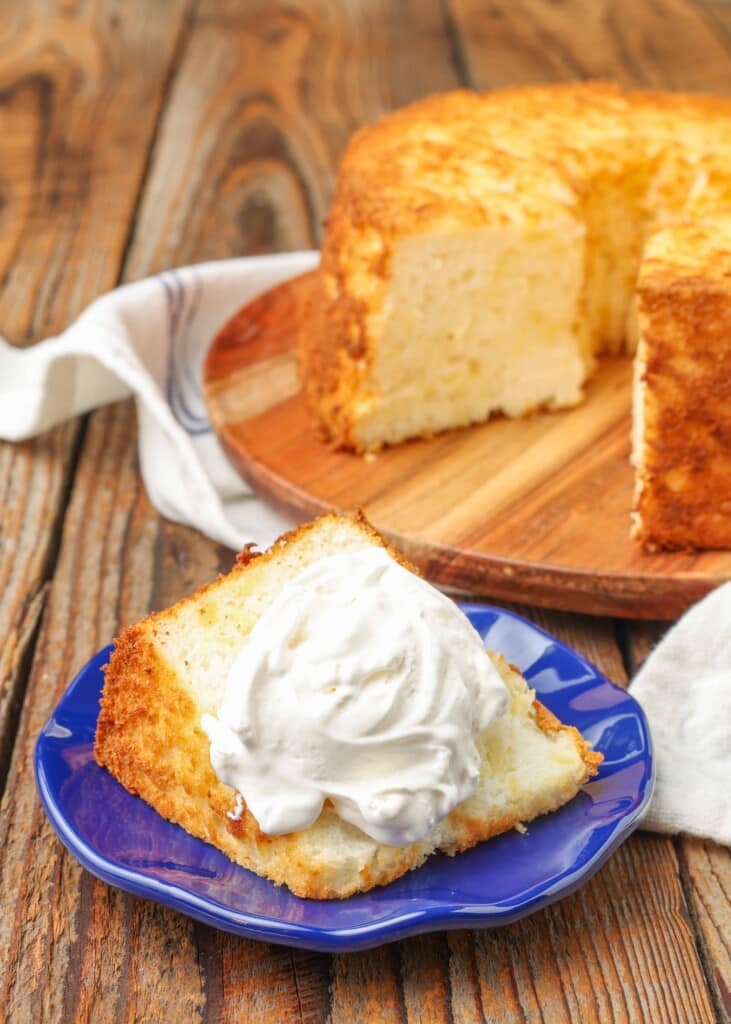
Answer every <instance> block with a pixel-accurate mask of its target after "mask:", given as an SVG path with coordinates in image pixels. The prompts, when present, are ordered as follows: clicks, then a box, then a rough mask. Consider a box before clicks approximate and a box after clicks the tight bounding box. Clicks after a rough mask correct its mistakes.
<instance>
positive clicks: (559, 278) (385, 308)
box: [299, 83, 731, 548]
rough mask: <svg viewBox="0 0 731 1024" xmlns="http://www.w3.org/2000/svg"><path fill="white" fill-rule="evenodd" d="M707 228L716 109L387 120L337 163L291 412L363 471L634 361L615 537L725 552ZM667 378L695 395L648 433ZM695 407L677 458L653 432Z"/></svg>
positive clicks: (719, 366) (720, 152)
mask: <svg viewBox="0 0 731 1024" xmlns="http://www.w3.org/2000/svg"><path fill="white" fill-rule="evenodd" d="M728 214H731V100H724V99H717V98H712V97H707V96H689V95H680V94H663V93H641V92H638V93H623V92H622V91H620V90H619V89H618V88H616V87H614V86H611V85H605V84H597V83H590V84H573V85H557V86H544V87H528V88H520V89H510V90H504V91H499V92H493V93H486V94H476V93H472V92H456V93H447V94H443V95H438V96H433V97H431V98H429V99H426V100H423V101H421V102H419V103H416V104H413V105H412V106H410V107H407V108H404V109H403V110H399V111H396V112H395V113H393V114H390V115H389V116H387V117H385V118H384V119H383V120H381V121H380V122H378V123H376V124H374V125H371V126H368V127H366V128H363V129H361V130H360V131H359V132H357V133H356V134H355V136H354V137H353V139H352V140H351V142H350V144H349V146H348V148H347V150H346V152H345V155H344V157H343V160H342V163H341V167H340V173H339V177H338V184H337V189H336V194H335V198H334V201H333V206H332V211H331V214H330V217H329V220H328V225H327V232H326V236H325V240H324V244H323V249H322V261H321V271H320V274H319V283H318V294H317V300H316V302H315V304H314V307H315V308H313V311H312V317H311V322H310V324H309V325H308V330H307V331H303V332H302V337H301V341H300V352H299V356H300V372H301V378H302V383H303V389H304V393H305V397H306V400H307V403H308V405H309V408H310V409H311V411H312V413H313V415H314V416H315V418H316V420H317V422H318V424H319V427H320V429H321V431H322V433H323V434H324V436H325V438H326V439H327V440H328V441H329V442H330V443H332V444H333V445H335V446H337V447H342V448H349V449H352V450H354V451H369V450H376V449H378V448H380V447H381V446H382V445H384V444H393V443H395V442H399V441H401V440H404V439H406V438H409V437H415V436H423V435H428V434H431V433H434V432H437V431H441V430H444V429H446V428H450V427H458V426H465V425H467V424H470V423H475V422H479V421H481V420H484V419H486V418H487V417H489V416H490V415H491V414H493V413H503V414H505V415H508V416H513V417H518V416H523V415H526V414H528V413H530V412H531V411H533V410H536V409H539V408H547V409H560V408H565V407H568V406H572V405H574V404H576V403H578V402H580V401H581V399H582V392H583V387H584V384H585V382H586V381H587V380H588V379H589V377H590V376H591V374H592V372H593V370H594V368H595V366H596V364H597V359H598V358H599V357H600V356H601V355H602V353H605V352H613V353H617V352H627V353H628V354H632V353H634V351H635V349H636V347H637V344H638V340H639V343H640V349H641V353H642V356H641V359H640V360H639V361H638V364H637V366H638V373H637V375H636V377H637V384H636V394H635V416H634V424H635V428H634V455H633V458H634V462H635V464H636V465H637V467H638V473H637V481H638V487H637V499H636V502H635V508H634V514H633V527H632V529H633V533H634V535H635V536H636V537H637V538H639V539H641V540H642V541H643V542H644V543H645V544H646V545H647V546H648V547H653V546H655V547H667V548H677V547H704V546H720V547H727V546H731V515H729V514H728V510H729V503H731V442H730V441H729V438H730V437H731V404H730V403H729V402H728V400H727V399H728V389H729V375H728V373H727V372H725V371H727V368H728V360H729V351H730V350H731V338H730V337H729V334H728V331H725V330H723V329H721V326H720V322H719V321H714V322H711V320H710V319H709V318H713V317H718V316H721V315H723V316H725V315H726V314H725V313H724V314H722V313H721V309H722V307H723V304H724V297H725V296H728V295H729V294H731V281H730V280H729V277H728V275H727V274H726V273H725V272H724V273H718V272H717V271H716V270H714V269H713V266H712V264H713V263H714V262H715V261H717V260H718V261H720V262H721V263H723V265H724V266H727V265H728V261H729V258H730V257H731V250H730V249H729V236H728V231H727V228H726V227H722V228H721V227H719V222H720V221H723V224H724V225H727V224H728V217H727V215H728ZM657 236H659V237H657ZM659 259H661V260H662V261H663V266H662V273H661V274H658V273H657V272H656V271H657V261H658V260H659ZM689 275H692V277H693V282H692V284H690V285H689V284H688V281H689ZM638 279H639V282H638ZM711 296H712V297H711ZM691 307H692V310H691ZM699 332H700V333H699ZM701 336H702V338H703V340H702V341H701V340H700V337H701ZM661 364H662V365H661ZM681 364H682V365H683V374H684V377H685V379H690V378H691V377H692V378H693V380H694V381H695V382H696V384H699V383H700V382H701V381H702V382H703V384H704V387H710V388H711V390H710V391H704V392H703V393H700V392H699V390H698V387H694V388H693V389H691V390H690V391H687V390H685V389H684V388H682V387H676V388H675V389H674V395H673V415H672V416H658V415H656V414H655V412H653V408H652V405H653V402H654V400H655V397H656V395H657V391H656V388H655V382H656V381H657V380H658V379H659V377H663V378H664V379H665V380H666V381H667V380H668V379H669V378H670V377H672V376H673V374H674V373H675V372H676V371H677V370H678V368H679V367H680V365H681ZM691 364H692V365H691ZM724 373H725V376H724ZM658 375H659V377H658ZM650 378H652V380H651V379H650ZM724 398H725V400H724ZM699 400H700V403H701V406H702V407H703V408H705V409H706V410H707V415H706V425H707V427H706V430H705V431H704V430H701V429H696V430H695V431H694V439H693V445H692V452H691V451H690V446H689V445H684V444H682V443H680V440H681V436H680V432H679V431H678V430H677V429H673V423H674V422H677V417H678V416H679V417H680V419H681V421H683V420H685V418H686V417H687V416H689V417H691V418H695V421H696V423H698V403H699ZM646 406H647V408H646ZM711 407H712V408H713V414H712V416H711V413H710V408H711ZM689 460H690V461H689ZM711 461H713V462H714V463H715V464H716V466H717V468H716V469H715V470H714V472H713V473H712V474H709V473H707V472H703V471H701V472H699V471H698V466H699V465H701V464H702V465H705V466H707V465H708V464H710V462H711ZM719 462H720V463H721V465H720V466H719ZM711 476H712V477H713V487H714V489H713V490H709V489H707V484H708V482H709V480H710V478H711ZM720 507H725V509H726V512H725V514H724V515H723V516H719V515H718V514H717V513H718V509H719V508H720ZM714 508H715V514H714ZM671 510H672V511H671ZM628 513H629V510H628Z"/></svg>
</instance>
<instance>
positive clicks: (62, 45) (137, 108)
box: [0, 0, 183, 789]
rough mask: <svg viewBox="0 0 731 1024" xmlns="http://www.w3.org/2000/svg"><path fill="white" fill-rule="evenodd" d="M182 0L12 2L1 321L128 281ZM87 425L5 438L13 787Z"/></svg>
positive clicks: (1, 112)
mask: <svg viewBox="0 0 731 1024" xmlns="http://www.w3.org/2000/svg"><path fill="white" fill-rule="evenodd" d="M182 13H183V3H182V2H179V0H175V2H173V3H171V4H168V5H167V6H166V8H165V10H164V11H163V10H162V8H161V6H160V5H159V4H158V5H152V6H151V5H148V4H146V3H131V4H128V5H127V6H126V9H125V12H120V11H118V10H117V5H116V4H115V3H113V2H97V3H87V4H85V5H84V8H83V10H80V11H77V12H74V11H73V10H72V9H71V8H68V7H66V8H64V7H63V6H59V9H58V10H57V11H53V12H52V13H50V14H49V12H48V5H45V4H42V3H40V2H37V3H36V2H33V3H30V2H29V3H23V4H16V3H13V2H12V0H4V2H3V3H1V4H0V26H2V27H1V28H0V137H1V138H2V140H3V143H2V145H3V156H2V159H1V160H0V333H2V334H3V335H4V336H6V337H7V338H8V339H10V340H11V341H13V342H15V343H16V344H25V343H27V342H30V341H37V340H39V338H41V337H43V336H44V335H45V334H48V333H53V332H57V331H59V330H61V329H62V328H63V327H64V326H65V324H66V323H67V322H68V321H69V320H71V319H73V317H74V316H76V315H77V314H78V313H80V312H81V310H82V309H83V308H84V306H85V305H86V304H87V303H88V302H90V301H91V300H92V299H93V298H95V297H96V296H97V295H98V294H99V293H100V292H101V291H104V290H106V289H108V288H111V287H112V286H113V285H114V284H115V283H116V281H117V279H118V276H119V272H120V268H121V265H122V260H123V257H124V251H125V245H126V241H127V235H128V231H129V224H130V219H131V217H132V215H133V212H134V209H135V203H136V201H137V197H138V193H139V190H140V186H141V182H142V178H143V174H144V170H145V162H146V156H147V151H148V149H149V146H150V145H151V142H152V139H153V136H154V131H155V127H156V118H157V115H158V112H159V110H160V106H161V102H162V96H163V92H164V88H165V81H166V75H167V73H168V71H169V66H170V61H171V58H172V54H173V51H174V47H175V42H176V39H177V35H178V32H179V29H180V25H181V23H182ZM128 64H129V65H130V66H132V65H133V66H135V68H136V72H135V74H134V75H130V74H123V70H124V67H126V66H127V65H128ZM78 438H79V425H78V424H69V425H65V426H63V427H60V428H59V429H57V430H54V431H50V432H49V433H47V434H46V435H45V436H43V437H41V438H39V439H37V440H36V441H33V442H29V443H27V444H23V445H12V446H11V445H7V444H3V443H2V442H0V502H1V503H2V506H1V507H2V518H1V520H0V636H2V638H3V644H2V648H0V789H1V788H2V784H3V782H4V777H5V770H6V767H7V758H8V754H9V743H10V738H11V735H12V732H13V730H14V728H15V723H16V719H17V711H18V707H19V701H20V699H21V695H22V689H23V686H24V683H25V677H26V660H27V657H26V656H27V653H28V651H29V649H30V646H29V645H31V644H32V640H33V637H34V635H35V634H34V631H35V627H36V625H37V620H38V614H39V611H40V607H41V604H42V588H43V585H44V581H45V580H46V578H47V577H48V576H49V574H50V572H51V571H52V566H53V561H54V559H55V556H56V546H57V532H58V528H59V524H60V522H61V520H62V518H63V514H64V506H65V501H66V493H67V488H68V482H69V476H70V474H71V473H72V471H73V464H74V457H75V445H76V443H77V441H78Z"/></svg>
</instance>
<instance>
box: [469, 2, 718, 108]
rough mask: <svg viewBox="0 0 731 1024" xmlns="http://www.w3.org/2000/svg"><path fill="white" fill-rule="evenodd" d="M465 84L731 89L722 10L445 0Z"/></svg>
mask: <svg viewBox="0 0 731 1024" xmlns="http://www.w3.org/2000/svg"><path fill="white" fill-rule="evenodd" d="M450 8H451V10H452V12H453V18H454V23H455V26H456V29H457V31H458V33H459V39H460V45H461V49H462V53H463V59H464V63H465V68H466V71H467V73H468V74H469V77H470V80H471V82H472V84H473V85H474V86H475V88H478V89H492V88H496V87H499V86H501V85H508V84H524V83H525V84H528V83H531V82H546V81H560V80H569V79H576V78H601V79H611V80H613V81H616V82H619V83H620V85H623V86H624V87H626V88H632V87H634V88H654V89H686V90H689V91H698V92H703V91H705V92H717V93H727V92H729V90H730V89H731V50H730V49H729V39H728V36H727V34H726V32H727V27H728V24H729V22H728V11H727V10H724V5H723V4H722V3H714V4H708V5H704V4H697V3H696V4H694V3H690V2H688V0H644V2H642V3H636V2H635V0H593V2H592V3H589V4H587V3H584V0H563V2H559V3H545V2H543V0H516V2H515V3H497V4H485V3H482V2H481V0H451V2H450Z"/></svg>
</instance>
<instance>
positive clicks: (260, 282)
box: [0, 252, 731, 843]
mask: <svg viewBox="0 0 731 1024" xmlns="http://www.w3.org/2000/svg"><path fill="white" fill-rule="evenodd" d="M317 259H318V256H317V253H313V252H301V253H291V254H287V255H284V256H264V257H256V258H245V259H237V260H225V261H222V262H218V263H204V264H200V265H197V266H193V267H185V268H183V269H181V270H174V271H167V272H165V273H163V274H160V275H158V276H157V277H152V278H149V279H147V280H145V281H140V282H139V283H137V284H131V285H127V286H126V287H124V288H119V289H117V290H116V291H114V292H111V293H110V294H109V295H106V296H103V297H102V298H100V299H98V300H97V301H96V302H94V303H93V304H92V305H91V306H90V307H89V308H88V309H87V310H86V312H85V313H83V314H82V316H80V317H79V319H78V320H77V321H76V322H75V323H74V324H72V325H71V326H70V327H69V328H68V329H67V330H66V331H64V332H63V334H61V335H59V337H57V338H51V339H49V340H47V341H44V342H41V343H40V344H38V345H35V346H34V347H32V348H30V349H26V350H20V349H16V348H13V347H12V346H10V345H8V344H7V343H5V342H3V341H2V339H0V437H1V438H5V439H6V440H14V441H17V440H22V439H25V438H28V437H32V436H33V435H35V434H38V433H40V432H41V431H43V430H47V429H48V428H49V427H52V426H54V425H55V424H57V423H60V422H61V421H62V420H65V419H68V418H69V417H71V416H77V415H79V414H80V413H84V412H88V411H89V410H90V409H93V408H95V407H97V406H100V405H104V404H105V403H107V402H113V401H117V400H119V399H121V398H125V397H127V396H129V395H134V397H135V400H136V403H137V418H138V427H139V430H138V437H139V442H138V443H139V459H140V467H141V470H142V476H143V478H144V481H145V486H146V488H147V493H148V494H149V497H150V500H151V502H152V504H153V505H154V506H155V508H157V509H158V511H159V512H160V513H161V514H162V515H163V516H165V517H167V518H168V519H172V520H174V521H175V522H178V523H185V524H187V525H189V526H193V527H195V528H196V529H198V530H200V531H201V532H202V533H205V534H206V535H207V536H209V537H211V538H212V539H213V540H216V541H219V542H220V543H223V544H226V545H228V546H229V547H231V548H237V549H238V548H241V547H242V546H243V545H244V544H246V543H248V542H250V541H253V542H255V543H257V544H259V545H261V546H266V545H268V544H269V543H270V542H271V541H272V540H273V539H274V538H275V537H276V536H278V535H279V534H280V533H281V532H282V531H283V530H284V529H286V528H288V527H289V526H291V523H290V522H289V521H287V520H285V519H283V518H282V517H281V516H279V515H278V514H277V513H275V512H274V511H272V510H271V509H270V508H269V507H268V506H267V505H265V504H264V503H263V502H262V501H261V500H259V499H257V498H256V497H255V496H254V495H253V494H252V493H251V492H250V490H249V488H248V487H247V486H246V485H245V484H244V483H243V482H242V481H241V479H240V478H239V476H238V475H237V474H236V473H235V471H234V470H233V469H232V468H231V466H230V465H229V463H228V460H227V459H226V457H225V455H224V454H223V452H222V450H221V448H220V447H219V445H218V442H217V440H216V438H215V437H214V435H213V433H212V431H211V427H210V424H209V423H208V419H207V416H206V409H205V404H204V401H203V393H202V388H201V369H202V365H203V359H204V357H205V354H206V351H207V349H208V346H209V345H210V342H211V340H212V338H213V336H214V335H215V333H216V331H217V329H218V328H219V327H220V326H221V325H222V324H223V323H224V322H225V321H226V320H227V319H228V318H229V317H230V316H231V315H232V314H233V313H234V312H235V311H236V310H237V309H238V308H239V307H240V306H242V305H243V304H244V303H245V302H248V301H249V300H250V299H252V298H254V297H255V296H256V295H258V294H259V293H260V292H263V291H265V290H266V289H268V288H271V287H272V286H273V285H275V284H278V283H279V282H280V281H283V280H285V279H287V278H289V277H293V276H295V275H297V274H301V273H304V272H305V271H307V270H310V269H311V268H312V267H314V266H315V265H316V263H317ZM730 666H731V585H729V586H725V587H723V588H721V589H719V590H717V591H715V592H714V593H713V594H711V595H710V596H709V597H707V598H706V599H705V600H704V601H702V602H701V603H700V604H699V605H697V606H696V607H695V608H693V609H692V610H691V611H690V612H689V613H688V614H687V615H686V616H685V618H683V619H682V620H681V622H679V623H678V625H677V626H676V627H675V628H674V629H673V630H672V631H671V632H670V633H669V634H668V635H667V636H666V637H665V638H664V639H663V641H662V642H661V643H660V644H659V645H658V647H657V649H656V650H655V651H654V652H653V653H652V654H651V655H650V656H649V657H648V659H647V661H646V663H645V665H644V666H643V668H642V669H641V671H640V672H639V673H638V675H637V678H636V679H635V680H634V682H633V683H632V686H631V691H632V693H633V694H634V696H635V697H636V698H637V699H638V700H639V701H640V703H641V704H642V706H643V707H644V709H645V711H646V713H647V716H648V719H649V722H650V728H651V731H652V735H653V737H654V742H655V751H656V758H657V788H656V793H655V797H654V799H653V802H652V806H651V808H650V811H649V814H648V815H647V817H646V818H645V821H644V822H643V824H644V826H645V827H646V828H650V829H654V830H656V831H662V832H678V831H683V832H688V833H691V834H693V835H700V836H705V837H708V838H712V839H715V840H717V841H718V842H722V843H729V842H731V802H730V801H729V792H731V773H730V772H729V768H730V767H731V669H730Z"/></svg>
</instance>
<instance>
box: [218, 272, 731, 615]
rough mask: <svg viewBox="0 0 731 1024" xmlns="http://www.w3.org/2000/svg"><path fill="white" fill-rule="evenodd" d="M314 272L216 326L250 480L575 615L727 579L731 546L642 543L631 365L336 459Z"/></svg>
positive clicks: (451, 578) (462, 580)
mask: <svg viewBox="0 0 731 1024" xmlns="http://www.w3.org/2000/svg"><path fill="white" fill-rule="evenodd" d="M312 280H313V278H312V275H311V274H306V275H304V276H302V277H300V278H296V279H294V280H292V281H289V282H287V283H285V284H283V285H280V286H279V287H277V288H274V289H273V290H272V291H270V292H268V293H266V294H265V295H263V296H261V297H260V298H258V299H256V300H255V301H254V302H252V303H250V304H249V305H247V306H245V307H244V308H243V309H242V310H240V312H239V313H238V314H237V315H236V316H235V317H234V318H233V319H232V320H231V321H230V322H229V323H228V324H227V325H226V326H225V327H224V328H223V329H222V330H221V331H220V332H219V334H218V336H217V337H216V338H215V340H214V342H213V345H212V347H211V349H210V352H209V354H208V357H207V360H206V364H205V369H204V387H205V394H206V401H207V405H208V410H209V413H210V417H211V421H212V423H213V425H214V429H215V430H216V433H217V434H218V436H219V438H220V439H221V441H222V442H223V444H224V447H225V448H226V451H227V452H228V455H229V456H230V458H231V459H232V461H233V463H234V465H235V466H236V467H237V468H238V469H239V471H240V472H241V474H242V476H243V477H244V478H245V479H246V480H248V481H249V483H251V484H252V486H253V487H254V488H255V489H256V490H257V491H258V492H259V493H261V495H262V496H263V497H264V498H266V499H267V500H268V501H270V502H271V503H272V504H274V505H276V506H277V507H279V508H280V509H282V510H284V511H286V512H288V513H289V514H291V515H294V516H295V517H296V518H298V519H305V518H308V517H310V516H312V515H314V514H317V513H320V512H323V511H325V510H327V509H332V508H334V509H338V510H344V511H348V510H352V509H355V508H356V507H358V506H360V507H362V508H363V509H364V511H365V513H366V515H367V516H368V517H369V519H370V520H371V521H372V522H373V523H374V524H375V526H376V527H377V528H378V529H379V530H381V531H382V532H383V533H385V534H386V535H388V536H389V537H390V538H391V539H392V540H393V541H394V542H395V543H396V544H397V545H398V546H399V547H400V548H401V549H402V550H403V551H404V552H405V553H406V555H407V556H408V558H409V559H411V561H412V562H414V563H415V564H416V565H417V566H419V568H420V569H421V570H422V571H423V572H424V574H425V575H426V577H427V578H428V579H430V580H432V581H434V582H437V583H439V584H442V585H444V586H449V587H453V588H455V589H457V590H462V591H468V592H472V593H474V594H479V595H482V596H489V597H497V598H502V599H509V600H515V601H523V602H529V603H531V604H537V605H543V606H546V607H551V608H559V609H564V610H568V611H578V612H589V613H594V614H610V615H620V616H631V617H633V618H674V617H675V616H677V615H678V614H680V613H681V612H682V611H683V610H684V609H685V608H686V607H687V606H688V605H690V604H691V603H692V602H693V601H695V600H697V599H698V598H699V597H701V596H702V595H703V594H705V593H706V592H707V591H709V590H710V589H711V588H713V587H714V586H716V585H717V584H718V583H720V582H721V581H723V580H726V579H729V578H731V552H718V551H709V552H701V553H697V554H694V553H680V554H677V553H673V554H652V555H651V554H647V553H645V552H643V551H642V550H641V548H640V547H639V546H638V545H637V544H636V543H634V542H633V541H631V540H630V537H629V512H630V507H631V503H632V487H633V477H632V470H631V467H630V465H629V448H630V401H631V363H630V361H629V360H628V359H627V358H619V357H618V358H607V359H604V360H603V361H602V364H601V367H600V369H599V372H598V373H597V374H596V376H595V377H594V378H593V379H592V380H591V382H590V383H589V385H588V387H587V391H586V400H585V401H584V402H583V403H582V405H580V406H578V407H577V408H575V409H570V410H567V411H563V412H558V413H542V414H538V415H535V416H532V417H530V418H528V419H524V420H508V419H505V418H495V419H493V420H491V421H490V422H489V423H485V424H481V425H480V426H476V427H469V428H466V429H461V430H454V431H449V432H447V433H445V434H441V435H439V436H438V437H434V438H431V439H429V440H418V441H410V442H407V443H405V444H402V445H398V446H396V447H394V448H390V449H387V450H386V451H383V452H381V453H379V454H378V455H376V456H373V455H371V456H362V455H353V454H350V453H347V452H333V451H331V450H330V449H329V448H327V447H326V446H325V445H323V444H322V443H321V442H320V441H319V440H318V438H317V436H316V434H315V431H314V429H313V427H312V424H311V422H310V419H309V417H308V414H307V411H306V409H305V407H304V403H303V401H302V397H301V394H300V391H299V385H298V380H297V372H296V358H295V345H296V339H297V335H298V332H299V331H300V330H305V329H306V320H305V317H304V314H303V309H304V306H305V303H306V300H307V295H308V292H309V290H310V288H311V286H312Z"/></svg>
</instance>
